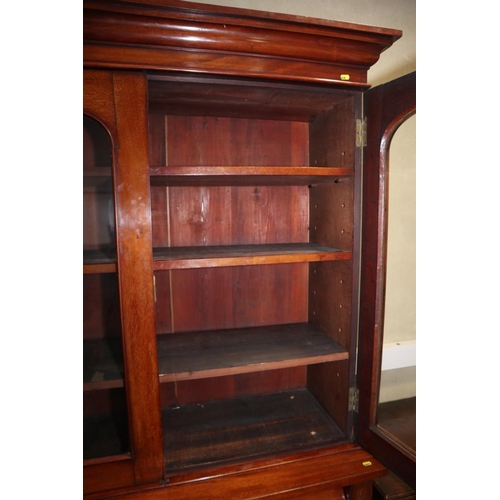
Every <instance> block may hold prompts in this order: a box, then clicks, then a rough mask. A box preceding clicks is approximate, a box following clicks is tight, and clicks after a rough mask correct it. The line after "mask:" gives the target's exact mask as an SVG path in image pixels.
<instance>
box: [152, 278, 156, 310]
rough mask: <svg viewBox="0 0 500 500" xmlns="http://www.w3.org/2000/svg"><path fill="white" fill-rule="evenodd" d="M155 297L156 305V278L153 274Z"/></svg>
mask: <svg viewBox="0 0 500 500" xmlns="http://www.w3.org/2000/svg"><path fill="white" fill-rule="evenodd" d="M153 296H154V301H155V303H156V276H155V275H154V274H153Z"/></svg>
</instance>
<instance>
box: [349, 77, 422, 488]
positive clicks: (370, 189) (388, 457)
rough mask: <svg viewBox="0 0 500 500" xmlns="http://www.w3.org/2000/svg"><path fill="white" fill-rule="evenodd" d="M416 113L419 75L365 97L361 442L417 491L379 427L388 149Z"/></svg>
mask: <svg viewBox="0 0 500 500" xmlns="http://www.w3.org/2000/svg"><path fill="white" fill-rule="evenodd" d="M415 112H416V72H413V73H410V74H408V75H406V76H403V77H401V78H398V79H396V80H394V81H392V82H389V83H386V84H384V85H380V86H378V87H375V88H373V89H370V90H369V91H367V92H366V93H365V97H364V115H365V116H366V117H367V147H366V148H365V152H364V168H363V211H362V213H363V223H362V228H363V229H362V250H361V286H360V304H361V306H360V329H359V357H358V374H357V377H358V387H359V415H358V421H357V422H358V428H357V439H358V441H359V443H360V444H361V445H362V446H363V447H365V448H366V449H367V450H368V451H369V452H370V453H372V454H373V455H374V456H376V457H377V458H378V459H379V460H380V461H381V462H382V463H383V464H384V465H385V466H386V467H388V468H389V469H391V470H392V471H393V472H394V473H395V474H397V475H398V476H400V477H401V478H402V479H403V480H404V481H405V482H407V483H408V484H409V485H410V486H411V487H413V488H415V475H416V474H415V470H416V457H415V456H414V455H413V454H412V453H410V452H409V451H408V450H407V449H405V448H404V447H403V446H402V444H401V443H398V442H397V441H396V440H392V439H391V438H390V437H389V436H388V435H387V434H385V433H383V432H382V431H381V430H380V428H378V427H377V425H376V410H377V406H378V394H379V386H380V373H381V366H382V345H383V328H384V324H383V322H384V308H385V288H386V264H387V209H388V169H389V147H390V143H391V140H392V137H393V136H394V133H395V132H396V130H397V129H398V128H399V126H400V125H401V124H402V123H403V122H404V121H405V120H406V119H408V118H409V117H410V116H412V115H414V114H415Z"/></svg>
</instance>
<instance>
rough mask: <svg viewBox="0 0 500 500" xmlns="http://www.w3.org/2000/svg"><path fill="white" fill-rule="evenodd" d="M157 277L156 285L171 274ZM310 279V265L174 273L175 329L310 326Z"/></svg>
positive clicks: (184, 270)
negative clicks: (307, 324)
mask: <svg viewBox="0 0 500 500" xmlns="http://www.w3.org/2000/svg"><path fill="white" fill-rule="evenodd" d="M156 275H157V284H158V279H159V277H161V279H166V278H167V277H168V274H167V273H156ZM307 280H308V268H307V264H280V265H268V266H242V267H224V268H206V269H183V270H175V271H171V286H172V290H171V295H172V301H173V304H172V314H173V318H172V320H173V328H172V330H173V331H175V332H183V331H184V332H185V331H194V330H216V329H224V328H245V327H250V326H261V325H277V324H284V323H301V322H305V321H307ZM157 286H158V285H157ZM165 307H166V306H165ZM158 333H165V332H158Z"/></svg>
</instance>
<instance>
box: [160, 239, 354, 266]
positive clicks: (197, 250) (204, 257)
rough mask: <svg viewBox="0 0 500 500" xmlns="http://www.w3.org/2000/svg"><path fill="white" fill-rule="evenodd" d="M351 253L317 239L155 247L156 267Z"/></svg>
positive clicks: (289, 260) (329, 257) (324, 258)
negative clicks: (322, 243) (309, 241)
mask: <svg viewBox="0 0 500 500" xmlns="http://www.w3.org/2000/svg"><path fill="white" fill-rule="evenodd" d="M351 258H352V253H351V252H348V251H345V250H339V249H336V248H329V247H324V246H321V245H316V244H314V243H280V244H272V245H227V246H205V247H169V248H166V247H164V248H155V249H153V268H154V270H155V271H160V270H168V269H193V268H203V267H228V266H254V265H263V264H290V263H297V262H321V261H331V260H350V259H351Z"/></svg>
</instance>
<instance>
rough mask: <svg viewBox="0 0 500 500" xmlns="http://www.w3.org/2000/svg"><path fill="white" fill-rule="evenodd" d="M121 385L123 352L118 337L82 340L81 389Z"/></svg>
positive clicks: (97, 388)
mask: <svg viewBox="0 0 500 500" xmlns="http://www.w3.org/2000/svg"><path fill="white" fill-rule="evenodd" d="M117 387H123V353H122V343H121V339H120V338H118V337H117V338H107V339H105V340H102V339H96V340H84V341H83V390H84V391H92V390H100V389H114V388H117Z"/></svg>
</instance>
